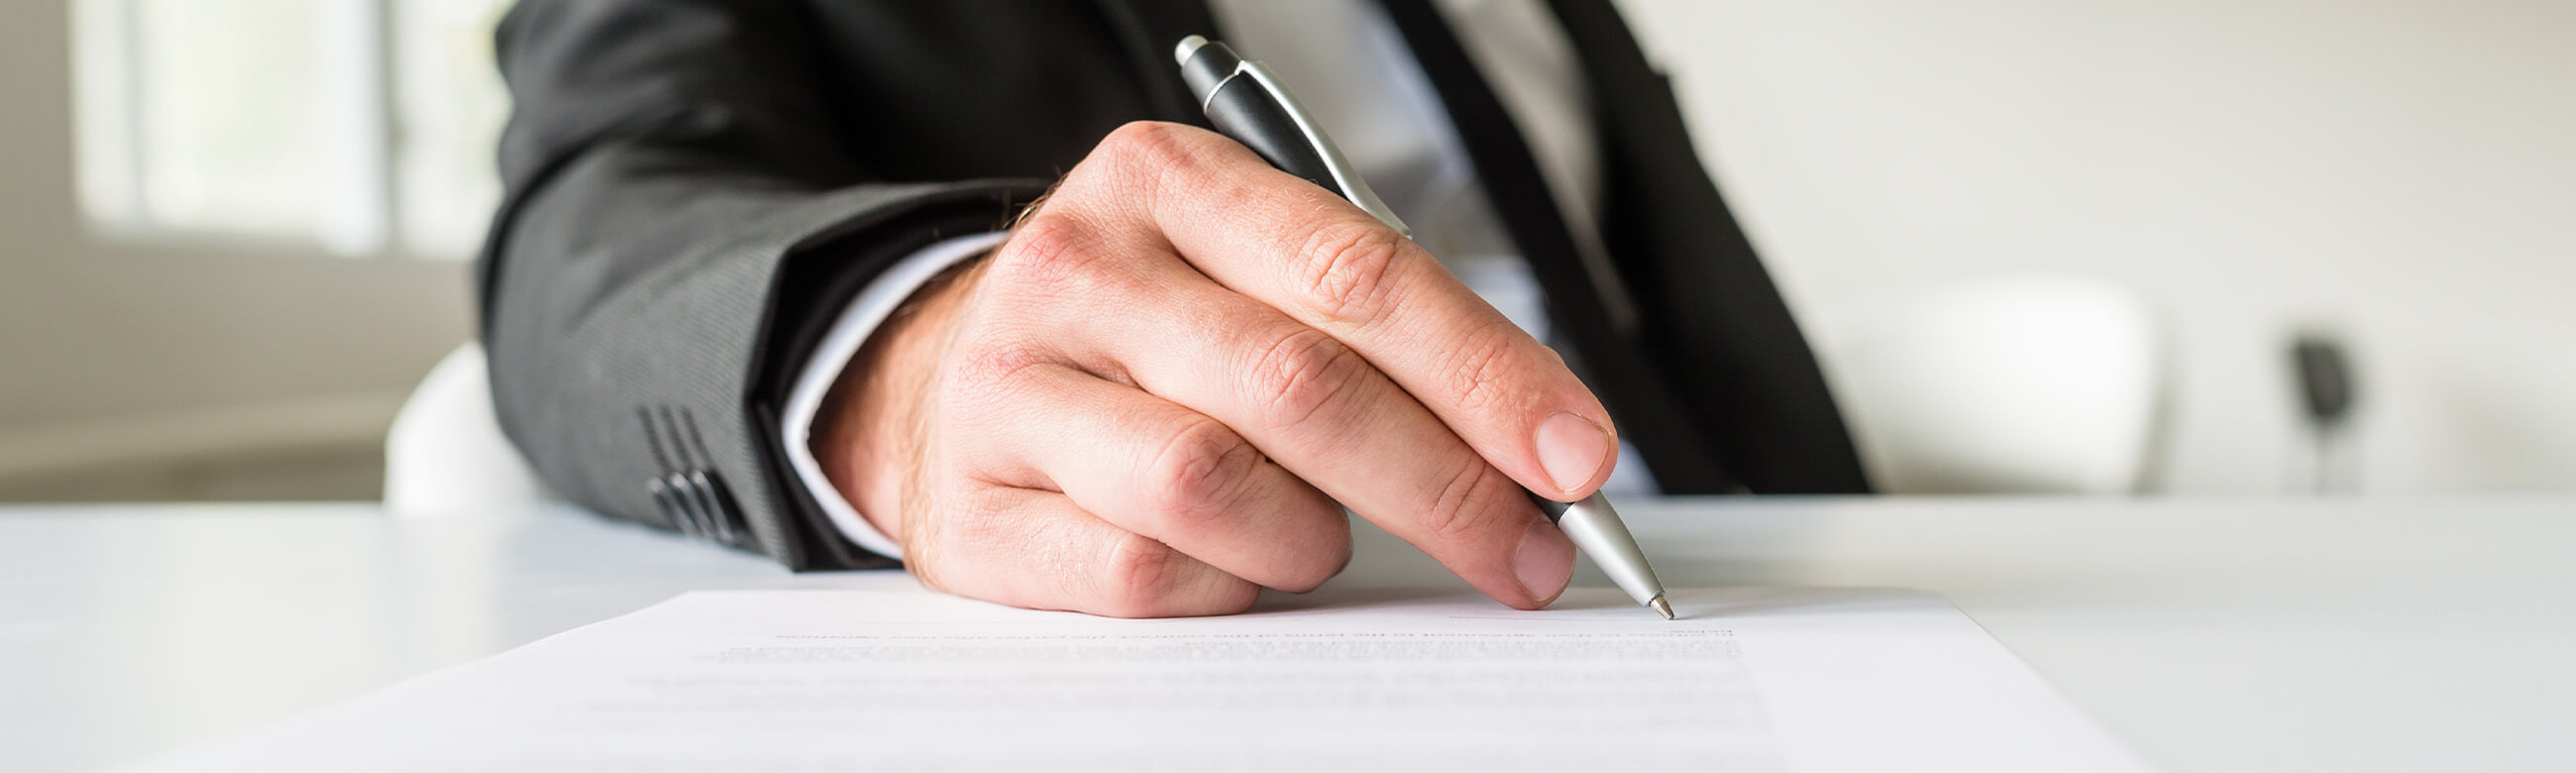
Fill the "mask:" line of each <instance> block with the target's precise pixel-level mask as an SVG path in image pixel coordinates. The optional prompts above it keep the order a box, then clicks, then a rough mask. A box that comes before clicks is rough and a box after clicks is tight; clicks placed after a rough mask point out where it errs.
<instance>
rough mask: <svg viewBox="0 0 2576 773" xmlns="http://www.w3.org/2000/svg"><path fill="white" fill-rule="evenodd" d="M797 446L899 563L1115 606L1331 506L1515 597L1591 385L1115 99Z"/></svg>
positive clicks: (1299, 197) (1497, 594)
mask: <svg viewBox="0 0 2576 773" xmlns="http://www.w3.org/2000/svg"><path fill="white" fill-rule="evenodd" d="M850 373H851V374H852V375H850V376H847V377H844V379H843V380H842V383H841V384H839V385H837V386H836V387H835V388H834V393H835V394H834V398H833V401H832V402H833V405H834V407H833V408H832V409H831V410H829V411H828V412H827V413H826V418H825V420H824V421H825V426H824V427H823V428H822V431H821V433H820V434H821V435H822V441H821V442H820V443H819V444H818V446H817V448H816V451H817V453H818V454H819V455H821V457H822V459H823V464H824V467H825V469H826V471H827V474H828V475H829V476H830V477H831V478H832V481H833V483H834V485H835V486H837V487H838V488H839V489H840V490H841V491H842V493H843V494H844V495H846V496H848V497H850V499H851V501H852V502H853V503H855V504H856V505H857V506H858V508H859V510H860V511H861V512H863V513H865V514H866V515H867V517H868V518H869V519H870V521H871V522H872V523H874V525H875V526H876V527H877V528H879V529H881V530H883V531H884V532H885V533H886V535H887V536H888V537H890V538H892V539H894V540H896V541H897V542H898V543H900V544H902V545H903V546H904V550H905V559H906V562H907V563H908V564H909V566H910V568H911V570H912V572H913V573H914V574H915V575H917V576H918V577H919V578H920V579H921V581H922V582H923V583H924V584H927V585H929V586H930V587H932V588H936V589H940V590H945V591H948V592H952V593H957V594H961V595H966V596H973V597H977V598H983V599H989V600H992V601H998V602H1002V603H1006V604H1013V605H1018V606H1023V607H1035V608H1044V609H1070V610H1077V611H1082V612H1089V613H1093V614H1102V615H1115V616H1121V617H1145V616H1165V615H1205V614H1225V613H1231V612H1239V611H1242V610H1243V609H1245V608H1246V607H1248V606H1250V605H1251V604H1252V601H1253V597H1254V596H1255V594H1257V593H1258V592H1259V588H1260V586H1268V587H1272V588H1278V589H1281V590H1286V591H1293V592H1303V591H1307V590H1312V589H1313V588H1315V587H1316V586H1317V585H1320V584H1322V583H1323V582H1324V581H1325V580H1326V579H1329V578H1331V577H1332V576H1333V575H1334V574H1336V573H1339V572H1340V571H1341V569H1342V567H1343V565H1344V564H1346V563H1347V562H1348V561H1349V559H1350V551H1351V534H1350V524H1349V523H1348V522H1347V521H1345V520H1344V518H1343V516H1342V511H1341V507H1340V506H1338V505H1336V504H1335V502H1336V501H1337V500H1338V501H1339V502H1340V504H1341V505H1347V506H1349V508H1350V509H1351V511H1353V512H1356V513H1358V514H1360V515H1361V516H1362V517H1365V518H1368V519H1369V520H1370V521H1373V522H1375V523H1377V524H1378V525H1379V526H1381V527H1384V528H1385V529H1386V530H1387V531H1389V532H1391V533H1393V534H1395V535H1396V536H1398V537H1401V538H1403V539H1404V540H1405V541H1407V542H1411V543H1412V544H1413V545H1415V546H1416V547H1419V548H1421V549H1422V550H1423V551H1424V552H1426V553H1429V554H1430V555H1431V556H1432V557H1433V558H1435V559H1438V560H1439V561H1440V562H1441V563H1442V564H1443V565H1446V566H1447V567H1449V569H1450V570H1451V571H1454V572H1456V573H1457V574H1458V576H1459V577H1462V578H1465V579H1466V580H1467V582H1468V583H1470V584H1473V585H1474V586H1475V587H1476V588H1477V589H1478V590H1481V591H1484V593H1485V594H1486V595H1489V596H1492V597H1494V598H1495V599H1496V600H1498V601H1501V602H1503V603H1505V604H1509V605H1511V606H1514V607H1519V608H1523V609H1535V608H1538V607H1542V606H1545V605H1547V603H1548V602H1550V601H1553V600H1555V599H1556V596H1557V594H1559V593H1561V592H1563V591H1564V589H1565V584H1566V580H1567V578H1568V576H1569V575H1571V574H1572V572H1573V565H1574V546H1573V543H1571V542H1568V541H1567V540H1566V538H1565V535H1564V534H1563V533H1561V532H1559V531H1558V530H1557V529H1556V527H1555V526H1554V525H1552V524H1550V523H1548V522H1547V520H1546V519H1545V518H1543V517H1541V516H1540V515H1539V511H1538V508H1537V507H1535V506H1533V505H1532V504H1531V503H1530V502H1529V500H1528V499H1527V498H1525V497H1524V496H1522V494H1521V487H1522V486H1527V487H1528V488H1529V489H1530V490H1532V491H1537V492H1539V493H1541V494H1543V495H1546V496H1549V497H1551V498H1555V499H1560V500H1572V499H1575V498H1578V497H1581V496H1585V495H1588V494H1590V493H1591V492H1592V490H1593V489H1594V488H1597V487H1598V486H1600V484H1601V481H1602V480H1603V479H1605V478H1607V477H1608V476H1609V473H1610V467H1611V464H1612V462H1613V461H1614V460H1615V459H1616V458H1617V451H1616V449H1617V443H1615V442H1614V441H1613V440H1612V435H1611V428H1610V427H1611V425H1610V419H1609V413H1608V411H1606V410H1604V409H1603V408H1602V407H1601V404H1600V402H1599V401H1598V400H1596V399H1595V398H1594V397H1593V396H1592V393H1591V391H1590V390H1588V389H1586V388H1585V387H1584V386H1583V384H1582V383H1581V382H1580V381H1578V380H1576V379H1575V377H1574V374H1573V373H1572V372H1570V371H1568V370H1566V367H1565V364H1564V361H1563V360H1561V359H1560V358H1558V357H1557V355H1556V353H1555V352H1554V351H1551V350H1549V349H1548V348H1547V347H1545V346H1543V345H1541V344H1540V343H1539V342H1538V341H1536V340H1534V339H1532V338H1530V337H1529V335H1528V334H1526V333H1524V332H1522V331H1521V329H1520V328H1519V327H1517V326H1514V325H1513V324H1512V322H1511V321H1510V320H1508V319H1505V318H1504V317H1503V315H1502V314H1501V313H1500V312H1497V311H1495V310H1494V309H1493V307H1491V306H1489V305H1487V304H1486V303H1485V302H1484V301H1483V300H1482V299H1480V298H1478V297H1476V295H1475V293H1473V292H1471V291H1469V290H1468V289H1467V288H1466V287H1465V286H1464V285H1461V284H1460V283H1459V282H1458V280H1457V279H1456V278H1455V277H1453V276H1451V275H1450V274H1449V272H1448V271H1447V270H1446V269H1443V268H1442V267H1441V266H1440V264H1439V262H1437V261H1436V260H1434V259H1433V258H1432V256H1431V255H1430V254H1428V253H1426V252H1424V251H1423V250H1422V248H1420V247H1418V246H1415V245H1414V244H1413V242H1412V241H1411V240H1408V239H1405V238H1403V237H1402V236H1399V235H1398V234H1396V233H1395V232H1394V231H1393V230H1391V229H1388V228H1387V227H1386V226H1384V225H1382V224H1380V223H1378V222H1377V221H1376V220H1375V219H1373V218H1371V217H1369V215H1368V214H1366V213H1364V212H1362V211H1360V210H1359V209H1358V208H1356V207H1353V206H1351V205H1350V204H1349V203H1348V202H1345V201H1343V200H1341V199H1340V198H1337V197H1335V196H1333V195H1332V194H1331V193H1330V192H1327V191H1325V190H1323V189H1321V188H1318V187H1316V186H1314V185H1312V184H1310V183H1308V182H1306V181H1304V180H1300V179H1298V178H1296V177H1292V176H1290V175H1288V174H1286V173H1283V172H1280V171H1277V170H1275V169H1272V168H1271V167H1270V166H1269V165H1268V164H1265V163H1263V162H1262V160H1261V159H1260V158H1259V157H1258V156H1255V155H1253V154H1252V152H1251V151H1249V150H1246V149H1244V148H1243V147H1242V146H1240V145H1237V144H1235V143H1234V142H1233V141H1231V140H1228V139H1225V138H1224V137H1222V136H1219V135H1217V134H1214V133H1211V132H1207V131H1203V130H1199V129H1195V128H1191V127H1187V126H1182V125H1178V124H1165V123H1135V124H1129V125H1127V126H1125V127H1123V128H1120V129H1119V130H1118V131H1117V132H1115V133H1112V134H1111V135H1109V137H1108V139H1106V140H1104V141H1103V142H1101V144H1100V146H1099V147H1098V148H1095V149H1094V150H1093V151H1092V153H1091V155H1090V156H1089V157H1088V158H1085V159H1084V160H1083V161H1082V163H1081V164H1080V165H1078V166H1076V167H1075V168H1074V170H1073V171H1072V173H1071V174H1069V175H1067V176H1066V177H1065V179H1064V181H1063V183H1062V184H1061V185H1060V186H1059V187H1058V188H1057V190H1056V191H1055V192H1054V193H1053V194H1050V195H1049V197H1048V198H1047V199H1046V200H1045V201H1044V202H1043V203H1042V204H1040V205H1039V206H1038V207H1037V208H1036V209H1035V210H1034V211H1033V212H1031V213H1029V214H1028V215H1026V216H1025V217H1024V218H1023V219H1022V222H1021V224H1020V225H1019V226H1018V228H1017V229H1016V230H1015V231H1014V233H1013V234H1012V235H1011V236H1010V237H1009V239H1008V241H1006V242H1004V244H1003V245H1002V247H1001V248H1000V249H999V250H996V251H995V252H994V253H993V254H992V255H991V256H989V257H987V258H985V259H983V260H981V261H980V262H977V263H975V264H972V265H970V266H969V267H967V268H965V269H963V270H961V271H958V272H956V273H955V274H953V275H951V276H950V277H948V278H946V279H944V280H942V281H941V282H938V283H934V284H933V285H932V286H931V287H928V288H925V289H924V290H922V291H921V292H920V293H918V294H916V296H915V298H914V300H913V303H912V308H911V309H910V311H909V313H907V314H905V315H904V316H902V317H901V318H900V319H897V320H894V321H892V322H889V323H887V324H886V325H885V326H883V327H881V328H879V329H878V331H877V333H876V335H875V338H874V339H873V340H872V341H871V342H870V344H869V346H868V348H867V349H866V350H865V351H864V352H862V353H861V355H860V358H859V360H858V361H857V362H854V363H853V364H852V367H851V368H850Z"/></svg>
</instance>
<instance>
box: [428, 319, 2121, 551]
mask: <svg viewBox="0 0 2576 773" xmlns="http://www.w3.org/2000/svg"><path fill="white" fill-rule="evenodd" d="M1806 326H1807V332H1808V334H1809V337H1810V339H1811V340H1813V341H1814V342H1815V346H1816V348H1817V350H1818V356H1819V357H1821V358H1822V359H1823V361H1824V363H1825V366H1826V371H1827V373H1828V374H1829V375H1830V376H1831V377H1832V380H1833V382H1834V390H1835V394H1836V396H1837V398H1838V399H1839V400H1840V402H1841V404H1842V407H1843V411H1844V414H1845V418H1846V419H1847V420H1848V421H1849V422H1850V424H1851V426H1852V431H1853V435H1854V438H1855V440H1857V441H1858V442H1859V445H1860V448H1861V452H1862V457H1863V461H1864V462H1866V463H1867V464H1868V465H1869V469H1870V471H1871V473H1872V475H1873V477H1874V478H1875V481H1876V483H1877V484H1878V486H1879V487H1880V488H1881V489H1882V490H1884V491H1888V492H1891V493H1970V492H2021V493H2092V494H2116V493H2127V492H2133V491H2136V490H2138V489H2139V488H2140V487H2141V486H2143V485H2144V483H2145V481H2146V479H2147V477H2148V473H2149V469H2150V464H2151V462H2152V460H2153V459H2154V458H2155V454H2156V451H2157V443H2158V439H2159V437H2160V436H2161V434H2162V422H2163V420H2164V419H2163V415H2164V402H2165V399H2164V395H2165V383H2164V378H2165V373H2164V367H2163V359H2162V352H2161V347H2162V345H2163V344H2162V341H2161V339H2160V337H2159V335H2158V334H2157V323H2156V319H2155V317H2154V315H2153V314H2152V313H2150V311H2149V310H2148V306H2147V304H2146V303H2145V302H2143V301H2142V300H2140V299H2139V298H2138V297H2137V296H2136V295H2134V294H2132V293H2129V292H2126V291H2123V290H2120V289H2118V288H2116V287H2111V286H2109V285H2105V284H2101V283H2098V282H2090V281H2082V280H2072V279H2043V278H2021V279H2000V280H1988V281H1980V282H1973V283H1967V284H1960V285H1954V286H1946V287H1941V288H1934V289H1930V290H1913V291H1906V292H1900V293H1893V294H1888V295H1884V296H1876V297H1866V298H1854V299H1848V300H1845V301H1843V302H1838V303H1831V304H1826V306H1825V308H1822V309H1819V310H1817V313H1815V314H1812V315H1810V318H1809V319H1807V320H1806ZM486 374H487V371H486V365H485V362H484V357H483V348H482V347H481V346H479V345H476V344H471V343H469V344H466V345H464V346H461V347H458V348H457V349H456V351H455V352H453V353H450V354H448V355H447V358H446V359H444V360H441V361H439V363H438V366H437V367H435V368H432V369H431V370H430V373H429V377H428V378H426V379H423V380H422V381H421V384H420V387H419V389H418V390H416V391H414V392H413V393H412V396H411V398H410V400H409V401H407V402H406V403H404V405H403V408H402V412H401V414H400V415H399V416H397V417H396V418H395V419H394V424H393V429H392V431H391V432H390V433H389V434H388V435H387V437H386V439H385V507H386V509H387V510H389V511H391V512H392V513H394V514H396V515H400V516H425V515H437V514H444V513H456V512H467V511H474V510H486V509H492V508H507V507H513V506H524V505H526V504H528V503H531V502H538V501H543V500H545V499H547V498H549V495H548V494H547V493H546V490H545V486H544V484H543V483H541V482H539V481H538V479H537V476H536V473H535V472H534V471H533V470H531V469H530V468H529V467H528V464H527V461H526V460H525V459H524V458H523V457H521V456H520V455H519V452H518V449H517V448H515V447H513V446H511V445H510V443H509V441H508V440H507V439H505V438H503V437H502V435H501V429H500V423H499V422H498V420H496V419H495V418H494V415H493V413H492V393H491V387H490V382H489V381H488V380H487V375H486Z"/></svg>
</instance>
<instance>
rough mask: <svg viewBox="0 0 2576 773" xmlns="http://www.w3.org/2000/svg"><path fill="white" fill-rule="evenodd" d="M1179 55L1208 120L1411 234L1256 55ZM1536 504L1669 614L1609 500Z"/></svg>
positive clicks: (1205, 45)
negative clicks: (1251, 56) (1250, 58)
mask: <svg viewBox="0 0 2576 773" xmlns="http://www.w3.org/2000/svg"><path fill="white" fill-rule="evenodd" d="M1173 56H1174V58H1176V59H1178V60H1179V61H1180V65H1181V80H1183V81H1185V82H1187V83H1188V84H1189V87H1190V93H1191V95H1193V96H1196V97H1197V98H1198V100H1199V106H1200V108H1201V109H1203V110H1205V111H1206V112H1207V117H1208V123H1210V124H1213V125H1215V126H1216V130H1217V131H1218V132H1219V133H1222V134H1224V135H1225V136H1227V137H1230V138H1233V139H1234V141H1236V142H1240V143H1243V145H1244V147H1248V148H1251V149H1252V152H1254V153H1258V154H1260V155H1261V157H1262V158H1263V159H1264V160H1267V161H1269V162H1270V164H1271V165H1272V166H1276V167H1279V168H1280V170H1282V171H1285V172H1287V173H1289V174H1293V175H1296V176H1299V177H1303V178H1306V179H1307V180H1308V181H1309V182H1313V183H1314V184H1316V185H1320V186H1323V188H1324V189H1325V190H1328V191H1332V192H1333V193H1334V194H1336V195H1339V196H1341V197H1342V198H1344V199H1349V200H1350V202H1351V203H1352V204H1355V205H1358V206H1359V208H1360V209H1362V210H1365V211H1367V212H1368V213H1369V214H1370V215H1374V216H1376V217H1377V219H1378V221H1379V222H1383V223H1385V224H1386V225H1387V227H1388V228H1393V229H1395V230H1396V232H1397V233H1400V234H1404V236H1405V238H1408V239H1409V238H1412V237H1413V229H1411V228H1407V227H1405V225H1404V221H1403V220H1400V219H1398V218H1396V216H1395V211H1394V210H1391V209H1388V208H1387V206H1386V202H1385V201H1381V200H1379V199H1378V197H1377V192H1375V191H1372V190H1370V189H1369V187H1368V183H1367V182H1366V181H1363V180H1361V179H1360V176H1359V172H1358V170H1355V169H1352V168H1351V162H1350V159H1347V158H1343V157H1342V151H1341V149H1340V148H1338V147H1336V146H1334V145H1333V141H1332V139H1331V138H1329V137H1326V136H1324V129H1323V127H1321V126H1317V125H1316V124H1315V120H1314V118H1313V117H1311V116H1308V115H1307V114H1306V110H1305V108H1303V107H1300V106H1298V104H1297V98H1296V97H1293V96H1289V94H1288V89H1287V88H1286V87H1284V86H1281V85H1279V79H1278V78H1276V77H1273V76H1272V75H1271V74H1270V70H1269V68H1265V67H1262V66H1261V63H1260V62H1255V61H1251V60H1247V59H1244V58H1242V57H1240V56H1237V55H1235V53H1234V49H1232V48H1228V47H1226V45H1225V44H1224V43H1219V42H1215V41H1212V40H1208V39H1207V38H1205V37H1201V36H1198V35H1191V36H1189V37H1186V38H1182V39H1181V44H1180V47H1179V48H1178V49H1177V50H1175V51H1174V52H1173ZM1529 498H1530V501H1533V502H1537V503H1538V507H1539V510H1540V511H1541V512H1544V513H1546V514H1547V519H1548V520H1549V521H1551V522H1554V523H1555V524H1556V525H1557V528H1560V529H1563V530H1565V536H1566V537H1567V538H1569V539H1572V540H1573V541H1574V545H1575V547H1578V548H1582V549H1583V554H1584V555H1588V556H1591V557H1592V561H1593V563H1596V564H1600V565H1601V571H1602V573H1604V574H1608V575H1610V580H1611V582H1615V583H1618V584H1619V589H1620V590H1623V591H1627V592H1628V596H1629V597H1630V598H1634V599H1636V600H1637V603H1638V604H1641V605H1644V606H1646V607H1650V608H1652V609H1654V610H1655V614H1659V615H1663V616H1664V619H1666V620H1671V619H1673V606H1672V604H1671V603H1669V602H1666V601H1665V600H1664V584H1663V583H1662V582H1661V581H1658V580H1656V579H1655V569H1654V567H1652V566H1649V565H1648V564H1647V563H1646V553H1645V551H1643V550H1639V549H1638V548H1637V538H1636V537H1633V536H1630V535H1629V534H1628V525H1627V524H1624V523H1621V522H1620V521H1619V512H1618V511H1616V510H1613V509H1611V508H1610V500H1609V499H1607V498H1605V497H1603V496H1601V493H1600V492H1597V491H1596V492H1593V494H1592V496H1589V497H1585V498H1584V499H1583V501H1580V502H1572V503H1567V502H1558V501H1555V500H1552V499H1548V498H1547V497H1543V496H1539V495H1538V494H1537V493H1536V492H1531V493H1530V495H1529Z"/></svg>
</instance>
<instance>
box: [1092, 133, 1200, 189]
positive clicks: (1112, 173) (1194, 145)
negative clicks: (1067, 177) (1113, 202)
mask: <svg viewBox="0 0 2576 773" xmlns="http://www.w3.org/2000/svg"><path fill="white" fill-rule="evenodd" d="M1203 134H1204V132H1200V131H1196V130H1193V129H1191V128H1190V127H1186V126H1182V125H1180V124H1174V123H1164V122H1160V121H1133V122H1129V123H1127V124H1125V125H1122V126H1119V127H1118V128H1117V129H1116V130H1114V131H1111V132H1110V133H1109V136H1108V137H1105V138H1103V139H1102V140H1101V141H1100V146H1099V147H1098V148H1096V149H1095V150H1093V155H1094V156H1096V157H1098V158H1099V159H1100V160H1102V161H1103V162H1104V163H1103V164H1102V165H1101V166H1102V167H1105V168H1102V169H1099V170H1097V171H1102V172H1106V173H1107V174H1106V176H1107V177H1108V178H1110V179H1109V180H1100V179H1096V178H1091V177H1088V176H1085V177H1084V178H1083V182H1085V183H1091V184H1102V185H1103V186H1104V187H1107V188H1111V189H1114V190H1117V191H1118V192H1120V193H1124V194H1128V195H1149V194H1151V193H1152V192H1153V191H1155V190H1157V189H1159V188H1161V187H1162V181H1163V180H1164V179H1165V177H1166V176H1168V175H1174V174H1195V173H1197V172H1198V170H1200V169H1201V168H1203V167H1204V166H1205V164H1206V163H1207V157H1206V149H1205V148H1204V147H1203V143H1204V142H1205V140H1206V137H1204V136H1201V135H1203ZM1086 171H1091V170H1086Z"/></svg>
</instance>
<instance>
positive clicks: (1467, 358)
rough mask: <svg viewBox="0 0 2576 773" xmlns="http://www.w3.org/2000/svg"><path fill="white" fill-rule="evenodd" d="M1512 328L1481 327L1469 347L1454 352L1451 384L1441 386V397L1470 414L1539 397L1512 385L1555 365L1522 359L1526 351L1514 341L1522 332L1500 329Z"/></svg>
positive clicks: (1470, 338) (1449, 371)
mask: <svg viewBox="0 0 2576 773" xmlns="http://www.w3.org/2000/svg"><path fill="white" fill-rule="evenodd" d="M1509 325H1510V323H1509V322H1504V323H1501V325H1500V326H1497V325H1491V324H1489V325H1480V326H1478V330H1477V332H1475V333H1473V334H1471V335H1470V337H1469V341H1468V342H1467V344H1466V345H1465V346H1461V347H1459V348H1457V349H1456V350H1455V351H1456V352H1457V354H1456V355H1455V356H1454V357H1453V358H1452V359H1451V360H1450V367H1449V368H1448V376H1447V379H1448V382H1447V383H1445V384H1442V385H1441V387H1440V388H1441V389H1442V390H1443V391H1442V392H1441V394H1444V395H1447V396H1448V398H1449V400H1450V404H1451V406H1452V407H1454V408H1456V409H1458V410H1460V411H1466V412H1471V413H1472V412H1483V411H1488V410H1494V409H1500V408H1506V407H1511V406H1507V405H1506V403H1509V402H1525V401H1527V400H1530V399H1532V398H1534V397H1536V396H1535V395H1529V394H1522V393H1521V390H1513V389H1511V388H1510V387H1511V386H1512V385H1513V384H1516V383H1520V380H1519V379H1517V378H1515V376H1516V375H1518V374H1520V373H1523V372H1527V371H1530V370H1532V369H1533V368H1535V367H1537V366H1539V365H1545V364H1553V363H1533V362H1530V360H1529V358H1527V357H1523V356H1521V352H1522V351H1523V349H1522V347H1521V346H1519V345H1518V344H1519V342H1518V341H1517V340H1515V339H1514V338H1513V335H1514V334H1518V333H1519V332H1520V329H1519V328H1517V327H1513V328H1511V329H1510V330H1502V329H1499V327H1508V326H1509Z"/></svg>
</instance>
